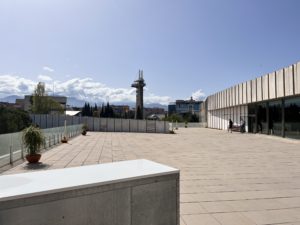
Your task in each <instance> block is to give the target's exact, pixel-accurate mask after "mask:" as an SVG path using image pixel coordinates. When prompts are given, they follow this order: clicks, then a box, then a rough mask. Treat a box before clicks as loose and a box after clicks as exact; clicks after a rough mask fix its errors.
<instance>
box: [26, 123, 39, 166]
mask: <svg viewBox="0 0 300 225" xmlns="http://www.w3.org/2000/svg"><path fill="white" fill-rule="evenodd" d="M22 140H23V143H24V145H25V148H26V149H27V155H26V159H27V161H28V162H29V163H37V162H38V161H39V160H40V158H41V154H38V152H39V151H40V148H41V146H42V145H43V144H44V135H43V133H42V131H41V130H40V129H39V128H38V127H35V126H33V125H31V126H29V127H27V128H25V129H24V130H23V136H22Z"/></svg>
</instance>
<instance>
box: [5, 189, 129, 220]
mask: <svg viewBox="0 0 300 225" xmlns="http://www.w3.org/2000/svg"><path fill="white" fill-rule="evenodd" d="M21 215H22V216H21ZM100 221H101V223H102V224H115V225H123V224H124V225H125V224H126V225H130V189H129V188H127V189H123V190H117V191H110V192H104V193H96V194H92V195H84V196H81V197H76V198H67V199H60V200H56V201H50V202H45V203H40V204H34V205H30V206H26V207H17V208H12V209H8V210H1V211H0V224H6V225H23V224H31V225H38V224H43V225H52V224H66V225H67V224H72V225H82V224H89V225H98V224H99V222H100Z"/></svg>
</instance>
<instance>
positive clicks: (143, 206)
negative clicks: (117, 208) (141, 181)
mask: <svg viewBox="0 0 300 225" xmlns="http://www.w3.org/2000/svg"><path fill="white" fill-rule="evenodd" d="M177 190H178V187H177V183H176V181H175V180H171V181H162V182H158V183H152V184H145V185H141V186H137V187H133V188H132V223H131V224H132V225H141V224H157V225H160V224H163V225H173V224H179V223H178V221H177V215H176V211H177V207H178V205H177V196H178V195H179V193H178V191H177Z"/></svg>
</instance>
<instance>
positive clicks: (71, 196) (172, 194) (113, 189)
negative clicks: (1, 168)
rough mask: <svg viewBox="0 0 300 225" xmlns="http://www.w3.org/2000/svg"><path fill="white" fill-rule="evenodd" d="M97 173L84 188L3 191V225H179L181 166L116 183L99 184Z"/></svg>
mask: <svg viewBox="0 0 300 225" xmlns="http://www.w3.org/2000/svg"><path fill="white" fill-rule="evenodd" d="M129 162H130V161H129ZM137 165H138V166H139V163H137ZM158 165H160V164H158ZM97 166H102V165H97ZM162 166H163V165H162ZM70 169H73V168H70ZM70 169H69V170H70ZM84 169H85V168H84ZM112 170H113V167H112ZM129 170H130V169H129ZM61 171H62V173H64V170H61ZM47 172H48V173H49V171H47ZM126 172H127V171H126ZM38 173H40V172H38ZM100 174H101V171H100ZM25 176H26V175H25ZM33 176H34V174H33ZM27 177H28V176H27ZM105 177H107V176H105ZM2 178H4V179H6V180H7V178H9V179H11V181H12V182H13V181H14V180H13V179H16V181H17V180H18V179H19V182H21V183H20V185H22V182H24V179H25V178H24V179H22V177H20V176H18V175H10V177H5V176H3V177H2ZM36 178H37V179H38V177H36ZM94 178H95V184H93V183H89V184H84V182H83V184H82V187H80V186H78V187H76V186H74V187H72V186H70V187H68V188H66V190H63V188H62V189H58V190H56V189H54V190H51V187H50V189H49V191H47V190H45V191H44V192H45V193H36V194H35V193H30V194H28V196H27V195H26V194H24V196H25V197H22V196H20V197H16V198H14V196H12V197H8V199H7V200H6V199H5V198H4V199H2V198H1V195H0V203H1V204H0V224H3V225H24V224H30V225H40V224H43V225H53V224H63V225H83V224H88V225H99V224H103V225H106V224H107V225H142V224H151V225H161V224H164V225H179V171H177V172H165V173H164V172H161V174H160V173H157V171H155V170H154V171H153V175H152V173H151V171H149V172H148V171H147V176H146V177H145V178H143V176H137V177H130V178H129V179H126V178H123V179H120V181H119V180H117V181H111V182H112V183H111V182H109V180H108V181H106V182H103V183H101V182H99V183H97V176H94ZM9 179H8V180H9ZM66 179H68V177H66ZM100 179H101V178H100ZM83 180H84V179H83ZM53 182H55V183H57V182H59V181H55V180H54V181H53ZM8 183H9V182H8ZM37 183H38V182H36V181H34V182H33V184H32V185H33V186H34V185H35V184H37ZM8 185H9V184H8ZM12 185H13V184H12ZM27 185H29V186H30V183H29V184H27ZM62 185H63V184H62ZM32 188H33V189H35V187H32ZM0 190H1V189H0Z"/></svg>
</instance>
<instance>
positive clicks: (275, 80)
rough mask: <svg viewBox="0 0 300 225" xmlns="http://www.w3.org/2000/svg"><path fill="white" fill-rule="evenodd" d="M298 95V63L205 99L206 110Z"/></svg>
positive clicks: (299, 68) (299, 91) (299, 84)
mask: <svg viewBox="0 0 300 225" xmlns="http://www.w3.org/2000/svg"><path fill="white" fill-rule="evenodd" d="M299 94H300V62H298V63H296V64H292V65H290V66H288V67H285V68H282V69H279V70H277V71H274V72H271V73H269V74H266V75H263V76H261V77H258V78H256V79H253V80H248V81H246V82H243V83H240V84H237V85H234V86H232V87H229V88H227V89H225V90H223V91H220V92H217V93H215V94H213V95H210V96H208V97H207V104H208V110H217V109H223V108H228V107H234V106H240V105H245V104H249V103H256V102H261V101H266V100H273V99H277V98H278V99H280V98H284V97H290V96H294V95H299Z"/></svg>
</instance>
